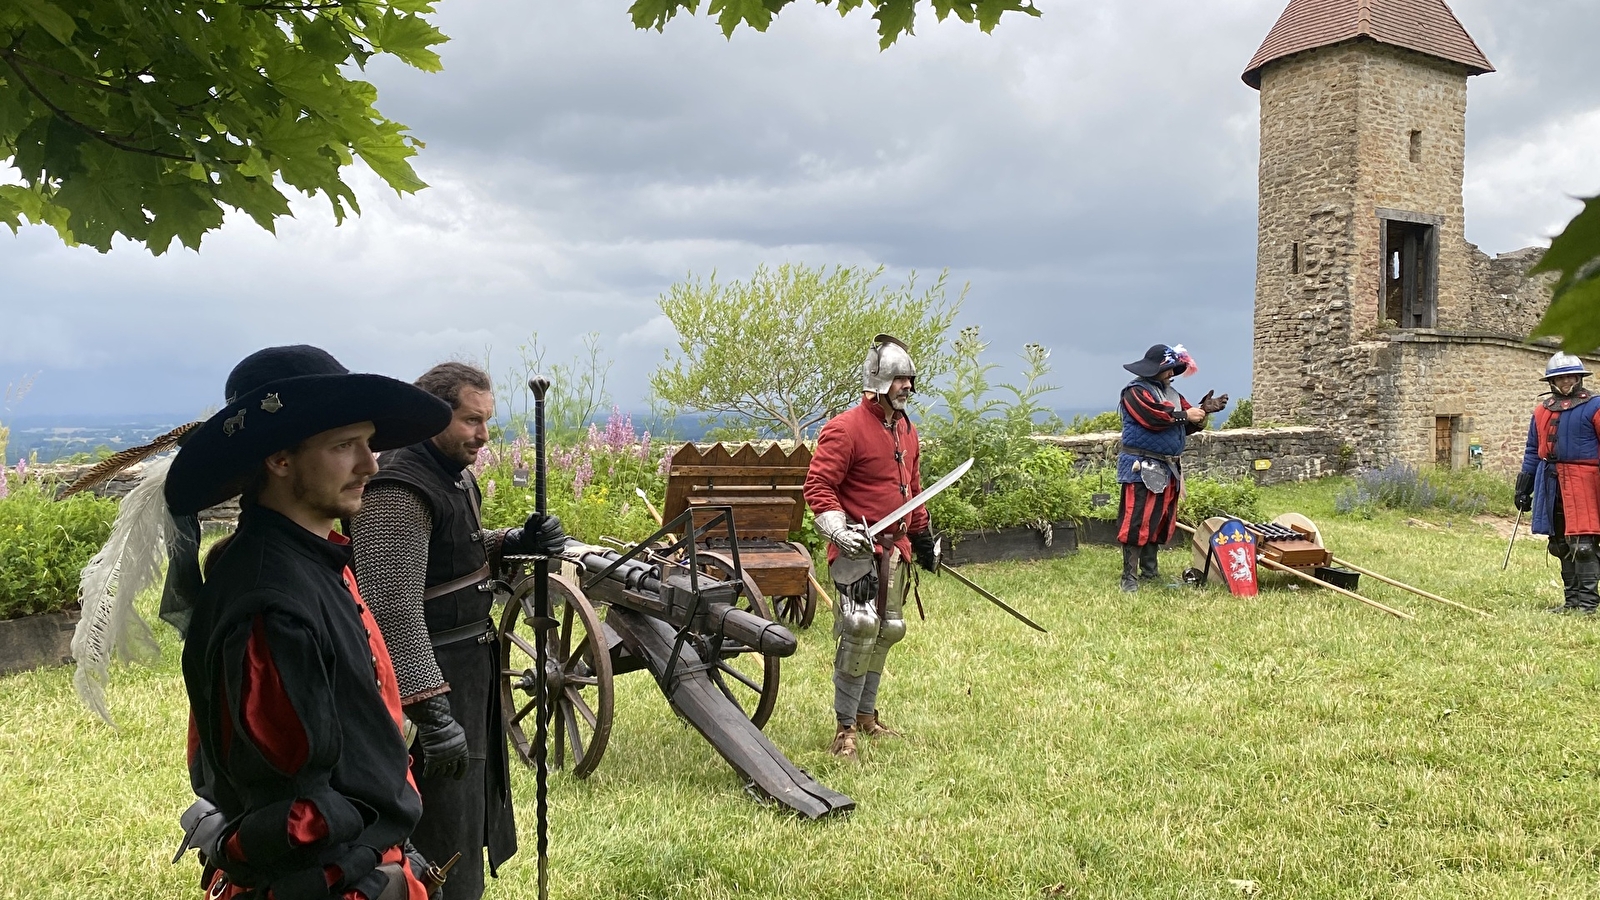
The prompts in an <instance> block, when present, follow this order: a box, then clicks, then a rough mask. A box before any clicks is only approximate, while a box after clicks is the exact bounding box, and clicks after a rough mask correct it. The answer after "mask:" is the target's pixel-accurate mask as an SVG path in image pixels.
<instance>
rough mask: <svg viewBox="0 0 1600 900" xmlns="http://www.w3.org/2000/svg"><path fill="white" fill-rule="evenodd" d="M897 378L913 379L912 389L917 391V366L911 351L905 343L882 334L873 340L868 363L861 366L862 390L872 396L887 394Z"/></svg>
mask: <svg viewBox="0 0 1600 900" xmlns="http://www.w3.org/2000/svg"><path fill="white" fill-rule="evenodd" d="M896 378H909V379H911V389H912V390H916V387H917V366H916V364H915V363H913V362H912V361H911V351H910V350H908V349H907V348H906V345H905V343H904V342H903V341H901V340H900V339H899V338H897V337H894V336H892V335H887V334H880V335H878V336H877V337H874V338H873V339H872V348H871V349H870V350H868V351H867V361H866V362H865V363H863V364H862V366H861V389H862V390H864V391H866V392H868V393H871V394H886V393H888V392H889V386H890V385H892V384H894V380H895V379H896Z"/></svg>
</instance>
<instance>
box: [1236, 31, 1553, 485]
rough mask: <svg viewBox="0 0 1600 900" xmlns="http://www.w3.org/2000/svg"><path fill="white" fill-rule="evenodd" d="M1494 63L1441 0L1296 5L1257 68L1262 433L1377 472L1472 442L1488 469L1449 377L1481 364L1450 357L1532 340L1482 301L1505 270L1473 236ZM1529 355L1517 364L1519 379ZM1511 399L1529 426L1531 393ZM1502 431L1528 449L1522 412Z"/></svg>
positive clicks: (1251, 75)
mask: <svg viewBox="0 0 1600 900" xmlns="http://www.w3.org/2000/svg"><path fill="white" fill-rule="evenodd" d="M1493 70H1494V69H1493V66H1491V65H1490V63H1489V60H1488V59H1487V58H1486V57H1485V56H1484V54H1483V52H1482V51H1481V50H1479V49H1478V46H1477V44H1476V43H1474V42H1473V40H1472V38H1471V37H1470V36H1469V35H1468V34H1467V32H1466V29H1465V28H1463V27H1462V25H1461V23H1460V21H1458V20H1457V19H1456V17H1455V15H1454V14H1453V13H1452V12H1451V11H1450V8H1449V7H1448V6H1447V5H1446V4H1445V2H1444V0H1291V2H1290V3H1289V5H1288V8H1286V9H1285V10H1284V12H1283V15H1282V16H1281V17H1280V18H1279V19H1278V22H1277V24H1276V25H1275V26H1274V27H1273V29H1272V31H1271V33H1269V34H1268V35H1267V38H1266V40H1265V41H1264V42H1263V43H1262V44H1261V49H1260V50H1258V51H1257V52H1256V55H1255V57H1254V58H1253V59H1251V60H1250V64H1249V65H1248V67H1246V69H1245V72H1244V76H1243V77H1244V81H1245V83H1246V84H1248V85H1250V86H1251V87H1253V88H1256V89H1258V90H1259V91H1260V93H1261V172H1260V197H1259V207H1260V208H1259V215H1260V224H1259V234H1258V248H1257V255H1256V304H1255V352H1254V360H1253V377H1254V391H1253V393H1254V397H1255V415H1256V420H1257V422H1282V423H1300V424H1314V425H1324V426H1327V427H1329V428H1331V429H1333V430H1335V431H1336V432H1337V433H1338V434H1339V435H1340V436H1341V438H1342V439H1343V440H1344V441H1345V442H1346V443H1348V444H1349V445H1350V447H1351V450H1352V452H1353V453H1354V455H1355V460H1356V461H1358V462H1360V463H1363V464H1369V465H1370V464H1381V463H1383V462H1387V461H1388V460H1389V459H1392V458H1404V459H1406V460H1408V461H1415V462H1418V463H1423V462H1440V463H1444V464H1451V465H1459V464H1462V463H1464V462H1466V461H1467V457H1468V452H1467V451H1468V448H1469V446H1470V447H1471V448H1473V449H1474V452H1475V453H1476V454H1477V455H1476V456H1475V457H1474V461H1476V460H1479V459H1481V450H1482V446H1481V440H1480V439H1479V438H1475V437H1474V435H1478V434H1479V432H1478V430H1477V426H1478V424H1479V419H1480V418H1481V415H1480V413H1479V411H1478V410H1477V409H1476V406H1477V405H1479V404H1474V403H1469V402H1468V401H1469V400H1470V399H1471V398H1470V397H1468V396H1467V394H1466V393H1463V392H1462V388H1461V384H1456V385H1455V386H1454V387H1451V386H1448V385H1445V384H1443V383H1441V382H1440V381H1439V378H1440V377H1442V376H1443V375H1444V374H1445V370H1446V369H1448V370H1450V371H1451V372H1452V373H1453V375H1452V376H1451V377H1453V378H1456V379H1458V380H1460V381H1462V383H1467V382H1469V381H1470V380H1471V379H1473V378H1475V377H1476V376H1474V375H1473V374H1472V371H1471V369H1472V362H1471V360H1470V359H1469V358H1468V357H1464V356H1461V354H1456V355H1454V356H1449V354H1451V353H1453V352H1454V350H1455V349H1459V348H1460V347H1462V346H1464V345H1465V344H1469V343H1474V342H1477V343H1481V342H1482V340H1483V339H1485V338H1489V339H1493V340H1495V341H1501V342H1510V343H1517V344H1520V342H1521V339H1522V338H1523V337H1524V336H1525V335H1526V334H1527V332H1528V328H1529V327H1531V324H1532V323H1531V321H1529V322H1527V323H1523V322H1521V321H1520V320H1519V321H1516V322H1510V321H1508V320H1507V318H1506V316H1504V315H1496V314H1495V310H1494V309H1492V308H1491V306H1492V305H1486V304H1485V303H1484V302H1483V296H1484V293H1485V285H1487V284H1488V283H1489V281H1491V280H1492V279H1491V276H1492V274H1493V273H1491V272H1490V271H1489V270H1490V268H1492V267H1494V266H1495V265H1496V264H1499V262H1500V261H1498V260H1489V259H1488V257H1486V256H1484V255H1483V254H1481V253H1479V252H1478V251H1477V248H1475V247H1473V246H1472V245H1471V244H1469V243H1467V241H1466V237H1465V232H1464V229H1463V221H1462V218H1463V210H1462V200H1461V182H1462V169H1463V161H1464V156H1465V148H1466V113H1467V79H1468V77H1469V76H1472V75H1481V74H1483V73H1486V72H1492V71H1493ZM1526 266H1527V263H1526V262H1522V263H1521V267H1522V269H1523V270H1525V269H1526ZM1520 277H1521V272H1520V271H1519V272H1517V273H1516V279H1515V280H1517V281H1518V282H1519V283H1520ZM1512 294H1517V297H1515V298H1513V299H1512V300H1507V303H1508V304H1513V300H1514V301H1515V302H1518V303H1520V302H1523V301H1524V300H1526V299H1527V298H1524V297H1521V295H1520V294H1518V293H1517V291H1515V290H1514V291H1512ZM1531 302H1533V303H1534V304H1535V305H1537V300H1534V301H1531ZM1513 305H1514V304H1513ZM1539 311H1542V306H1541V307H1540V310H1539ZM1515 312H1516V314H1517V315H1518V316H1522V318H1526V315H1525V313H1526V311H1525V310H1522V309H1521V308H1520V307H1518V309H1517V310H1515ZM1536 318H1537V316H1536V315H1535V319H1536ZM1526 353H1527V350H1526V348H1525V349H1524V350H1523V351H1522V353H1521V355H1518V354H1513V356H1515V357H1516V359H1515V361H1512V362H1508V363H1507V365H1509V366H1510V367H1511V368H1513V369H1515V370H1516V371H1518V372H1520V371H1521V369H1520V368H1518V367H1519V366H1522V365H1523V364H1524V363H1525V362H1527V360H1526V359H1524V358H1523V357H1524V356H1525V355H1526ZM1446 356H1448V359H1446V358H1445V357H1446ZM1463 367H1465V368H1463ZM1419 379H1421V380H1419ZM1442 390H1443V391H1446V393H1449V394H1450V396H1449V397H1446V398H1444V399H1443V400H1441V399H1440V391H1442ZM1473 390H1474V391H1475V390H1476V389H1475V388H1474V389H1473ZM1471 392H1472V391H1468V393H1471ZM1526 393H1528V401H1529V403H1530V404H1531V400H1532V397H1533V395H1534V394H1536V393H1537V391H1535V390H1532V389H1531V387H1530V388H1529V390H1528V391H1526ZM1483 399H1484V400H1487V399H1488V398H1487V397H1484V398H1483ZM1494 402H1500V401H1499V400H1498V399H1497V400H1495V401H1494ZM1505 402H1506V403H1507V404H1508V405H1514V406H1516V407H1518V409H1517V412H1516V413H1515V414H1514V415H1515V416H1521V417H1523V418H1522V422H1523V425H1522V427H1523V428H1525V427H1526V418H1525V417H1526V414H1527V409H1528V407H1527V406H1524V405H1523V404H1522V402H1521V397H1520V394H1517V395H1515V396H1508V397H1507V398H1505ZM1417 403H1421V404H1424V405H1425V406H1426V407H1427V408H1425V409H1424V408H1423V407H1422V406H1417V408H1415V409H1412V408H1410V407H1409V406H1408V404H1412V405H1415V404H1417ZM1441 403H1442V404H1443V405H1441ZM1467 406H1473V407H1474V408H1473V409H1467V408H1466V407H1467ZM1497 415H1505V416H1509V415H1512V414H1511V413H1510V411H1509V409H1508V410H1506V411H1503V412H1501V413H1497ZM1491 424H1492V426H1493V430H1495V432H1496V434H1495V440H1496V441H1499V442H1501V443H1506V442H1507V441H1509V442H1512V443H1514V442H1515V438H1514V437H1507V436H1506V435H1508V434H1511V433H1512V432H1514V431H1515V426H1514V423H1513V422H1512V419H1510V418H1507V422H1506V423H1500V422H1498V421H1496V422H1494V423H1491ZM1508 429H1509V430H1508ZM1445 432H1448V433H1445ZM1501 432H1505V434H1501ZM1472 440H1480V443H1470V441H1472ZM1441 442H1442V443H1441ZM1507 446H1508V447H1509V444H1508V445H1507ZM1507 452H1509V450H1508V451H1507Z"/></svg>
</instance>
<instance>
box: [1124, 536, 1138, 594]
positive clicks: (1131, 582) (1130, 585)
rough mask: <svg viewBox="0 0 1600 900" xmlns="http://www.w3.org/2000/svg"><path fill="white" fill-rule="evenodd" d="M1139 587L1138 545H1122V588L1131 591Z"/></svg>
mask: <svg viewBox="0 0 1600 900" xmlns="http://www.w3.org/2000/svg"><path fill="white" fill-rule="evenodd" d="M1138 589H1139V547H1138V545H1137V544H1123V545H1122V590H1123V591H1125V592H1127V593H1130V594H1131V593H1133V592H1134V591H1137V590H1138Z"/></svg>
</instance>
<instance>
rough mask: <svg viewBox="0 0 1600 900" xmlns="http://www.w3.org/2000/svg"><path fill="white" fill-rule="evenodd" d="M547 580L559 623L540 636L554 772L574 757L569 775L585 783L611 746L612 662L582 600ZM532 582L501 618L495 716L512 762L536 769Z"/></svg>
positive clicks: (554, 578)
mask: <svg viewBox="0 0 1600 900" xmlns="http://www.w3.org/2000/svg"><path fill="white" fill-rule="evenodd" d="M549 578H550V582H549V583H550V611H551V614H552V615H553V616H554V618H555V619H556V621H557V623H558V627H556V628H552V629H551V630H550V631H549V632H548V633H547V634H546V636H545V641H546V644H545V648H546V649H545V652H546V654H547V655H546V661H547V665H546V669H545V673H546V675H547V677H548V684H549V691H550V697H551V698H552V702H551V705H550V716H551V719H550V731H551V733H552V734H553V735H555V738H556V739H555V740H554V741H553V746H552V748H551V765H552V766H553V767H555V768H557V769H559V768H561V767H562V766H563V765H565V763H566V757H567V756H568V755H569V754H570V755H571V757H572V774H573V775H574V776H576V777H578V778H584V777H587V776H588V774H589V773H590V772H593V771H594V770H595V767H596V766H598V765H600V757H602V756H604V755H605V752H606V743H607V741H609V740H610V738H611V713H612V708H613V702H614V700H615V695H614V693H613V691H612V685H611V654H610V652H609V650H608V648H607V647H606V645H605V642H604V638H603V637H602V636H601V635H602V632H601V625H600V617H599V616H598V615H596V614H595V610H594V606H593V605H591V604H590V603H589V600H588V598H586V597H584V596H583V592H582V591H580V590H578V588H577V586H575V585H574V584H573V583H572V582H570V581H568V580H567V579H565V578H563V577H562V576H560V575H551V576H549ZM532 623H533V579H532V578H531V577H530V578H526V579H523V581H522V582H521V583H520V584H518V585H517V588H516V591H515V592H514V593H513V594H512V595H511V599H510V600H509V601H508V602H507V603H506V607H505V612H504V613H502V614H501V616H500V674H501V676H502V680H501V682H500V708H501V709H502V710H503V711H504V714H505V728H506V735H507V736H508V737H510V738H511V745H512V746H513V747H515V748H516V751H517V756H518V757H519V758H520V759H521V760H522V761H523V762H524V763H527V764H528V765H530V766H531V765H533V764H534V760H533V734H534V730H533V728H531V727H527V725H528V723H529V722H531V721H532V719H531V718H530V717H531V716H533V714H534V707H535V700H536V698H537V695H536V694H535V693H534V691H535V688H536V680H535V679H536V673H535V672H534V665H535V662H534V660H535V659H536V656H535V654H536V652H537V650H538V648H537V647H536V646H535V644H534V641H536V640H538V638H537V636H536V635H535V633H534V630H533V624H532Z"/></svg>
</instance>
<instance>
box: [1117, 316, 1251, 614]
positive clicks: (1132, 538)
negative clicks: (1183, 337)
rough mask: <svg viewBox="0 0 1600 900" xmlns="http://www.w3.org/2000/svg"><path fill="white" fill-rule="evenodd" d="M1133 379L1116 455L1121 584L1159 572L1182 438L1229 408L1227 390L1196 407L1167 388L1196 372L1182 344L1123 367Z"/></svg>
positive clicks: (1160, 347)
mask: <svg viewBox="0 0 1600 900" xmlns="http://www.w3.org/2000/svg"><path fill="white" fill-rule="evenodd" d="M1123 368H1124V369H1127V370H1128V371H1129V372H1132V373H1133V374H1134V375H1135V376H1137V377H1135V378H1134V379H1133V381H1130V382H1128V386H1127V387H1125V388H1123V389H1122V400H1121V403H1120V404H1119V406H1118V409H1119V411H1120V412H1121V413H1122V450H1121V452H1120V453H1118V454H1117V482H1118V483H1119V484H1121V485H1122V498H1121V503H1120V505H1119V506H1118V508H1117V540H1118V541H1119V542H1121V544H1122V589H1123V590H1124V591H1129V592H1132V591H1137V590H1138V589H1139V582H1140V581H1141V580H1142V581H1154V580H1156V579H1157V578H1160V577H1161V573H1160V570H1159V567H1158V564H1157V554H1158V553H1159V552H1160V550H1161V545H1162V544H1165V543H1166V542H1167V541H1169V540H1171V538H1172V531H1173V528H1174V527H1176V525H1177V521H1178V500H1179V499H1181V498H1182V497H1183V465H1182V462H1181V461H1180V457H1181V456H1182V455H1183V448H1184V445H1185V444H1186V443H1187V442H1188V436H1189V435H1191V434H1193V433H1195V432H1197V431H1202V430H1204V429H1205V427H1206V424H1205V423H1206V416H1208V415H1210V414H1211V413H1214V412H1220V411H1221V410H1222V409H1223V408H1224V407H1226V406H1227V405H1228V395H1227V394H1223V395H1222V396H1221V397H1215V398H1213V397H1212V392H1211V391H1207V392H1206V395H1205V397H1203V398H1202V399H1201V400H1200V405H1199V406H1190V405H1189V401H1188V400H1186V399H1184V396H1183V395H1182V394H1180V393H1178V389H1177V388H1175V387H1173V386H1172V378H1173V376H1174V375H1183V374H1185V373H1187V374H1191V375H1192V374H1194V372H1195V371H1197V370H1196V367H1195V364H1194V359H1193V357H1191V356H1190V355H1189V353H1188V351H1186V350H1184V349H1183V345H1181V344H1180V345H1178V346H1176V347H1169V346H1167V345H1166V344H1156V345H1155V346H1153V347H1151V348H1150V349H1149V350H1147V351H1145V354H1144V358H1143V359H1140V360H1137V361H1135V362H1131V363H1128V364H1127V365H1124V366H1123Z"/></svg>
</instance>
